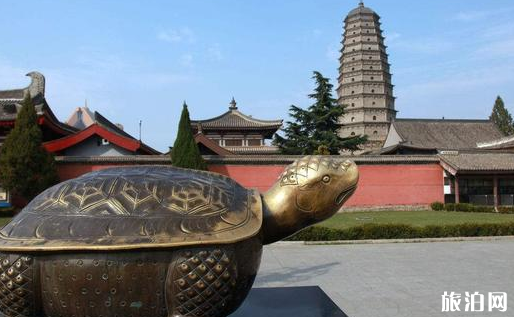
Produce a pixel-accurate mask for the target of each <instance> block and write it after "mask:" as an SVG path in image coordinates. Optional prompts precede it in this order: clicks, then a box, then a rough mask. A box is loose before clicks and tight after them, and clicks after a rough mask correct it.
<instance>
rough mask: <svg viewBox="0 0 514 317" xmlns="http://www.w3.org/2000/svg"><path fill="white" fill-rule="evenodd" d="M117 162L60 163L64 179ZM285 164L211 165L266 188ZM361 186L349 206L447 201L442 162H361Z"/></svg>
mask: <svg viewBox="0 0 514 317" xmlns="http://www.w3.org/2000/svg"><path fill="white" fill-rule="evenodd" d="M113 166H116V165H86V164H60V165H59V175H60V177H61V179H62V180H65V179H70V178H74V177H77V176H79V175H82V174H84V173H87V172H91V171H95V170H99V169H103V168H107V167H113ZM284 167H285V165H210V166H209V169H210V170H211V171H213V172H217V173H220V174H224V175H227V176H229V177H231V178H232V179H234V180H235V181H237V182H238V183H240V184H241V185H243V186H245V187H248V188H257V189H258V190H260V191H261V192H264V191H266V190H267V189H268V188H269V187H271V185H272V184H273V183H274V182H275V180H276V179H277V178H278V176H279V175H280V173H282V171H283V170H284ZM359 173H360V180H359V187H358V188H357V191H356V192H355V194H354V195H353V196H352V198H350V200H349V201H348V202H347V203H346V204H345V205H346V206H354V207H358V206H387V205H428V204H430V203H432V202H434V201H444V194H443V171H442V168H441V166H440V165H439V164H412V165H409V164H401V165H400V164H398V165H391V164H382V165H378V164H376V165H359Z"/></svg>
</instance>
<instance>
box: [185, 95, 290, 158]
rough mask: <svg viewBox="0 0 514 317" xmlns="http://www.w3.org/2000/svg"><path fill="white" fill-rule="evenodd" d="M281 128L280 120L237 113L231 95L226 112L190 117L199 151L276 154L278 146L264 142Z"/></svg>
mask: <svg viewBox="0 0 514 317" xmlns="http://www.w3.org/2000/svg"><path fill="white" fill-rule="evenodd" d="M281 127H282V120H261V119H256V118H253V117H252V116H249V115H246V114H244V113H242V112H240V111H239V109H238V107H237V103H236V101H235V100H234V98H232V101H231V102H230V104H229V108H228V111H227V112H225V113H223V114H222V115H220V116H217V117H214V118H211V119H205V120H191V128H192V129H193V133H194V134H195V139H196V140H197V143H201V144H200V145H201V146H200V150H201V152H202V154H218V155H233V154H240V155H244V154H255V155H259V154H277V153H278V148H277V147H276V146H270V145H266V140H267V139H271V138H272V137H273V135H274V134H275V133H276V132H277V130H278V129H280V128H281ZM207 140H210V142H209V141H207ZM220 148H221V149H223V150H220Z"/></svg>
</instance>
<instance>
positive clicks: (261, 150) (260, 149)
mask: <svg viewBox="0 0 514 317" xmlns="http://www.w3.org/2000/svg"><path fill="white" fill-rule="evenodd" d="M225 149H227V150H229V151H230V152H233V153H235V154H242V155H269V154H279V149H278V147H276V146H269V145H258V146H225Z"/></svg>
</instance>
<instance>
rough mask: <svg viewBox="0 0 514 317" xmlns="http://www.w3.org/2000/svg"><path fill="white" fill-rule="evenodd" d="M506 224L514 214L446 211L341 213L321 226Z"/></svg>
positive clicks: (513, 217) (341, 227)
mask: <svg viewBox="0 0 514 317" xmlns="http://www.w3.org/2000/svg"><path fill="white" fill-rule="evenodd" d="M505 222H514V214H496V213H473V212H446V211H370V212H345V213H339V214H336V215H334V216H333V217H332V218H330V219H328V220H327V221H324V222H322V223H320V224H319V225H320V226H324V227H329V228H335V229H338V228H339V229H344V228H349V227H353V226H357V225H362V224H366V223H375V224H407V225H412V226H419V227H422V226H426V225H453V224H461V223H505Z"/></svg>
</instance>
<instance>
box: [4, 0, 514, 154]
mask: <svg viewBox="0 0 514 317" xmlns="http://www.w3.org/2000/svg"><path fill="white" fill-rule="evenodd" d="M0 2H1V4H2V6H1V7H2V18H1V19H0V36H1V39H2V42H1V46H0V89H8V88H18V87H21V86H25V85H27V84H28V82H29V80H28V79H27V78H25V77H24V74H26V73H27V72H29V71H32V70H38V71H40V72H42V73H43V74H44V75H45V76H46V79H47V99H48V101H49V103H50V105H51V106H52V109H53V110H54V112H55V113H56V115H57V116H58V118H59V119H61V120H66V119H67V118H68V116H69V115H70V113H71V112H72V111H73V109H75V108H76V107H78V106H82V105H83V104H84V100H85V99H87V100H88V104H89V107H90V108H91V109H93V110H97V111H99V112H101V113H102V114H104V115H105V116H107V117H108V118H110V119H111V120H112V121H114V122H119V123H121V124H123V125H124V126H125V129H126V130H127V131H128V132H129V133H131V134H133V135H134V136H137V131H138V122H139V120H143V134H142V136H143V141H145V142H147V143H148V144H149V145H151V146H153V147H155V148H157V149H159V150H161V151H165V150H166V149H167V147H168V146H169V145H171V144H172V143H173V141H174V139H175V134H176V127H177V125H178V118H179V116H180V110H181V105H182V102H183V101H184V100H186V101H187V103H188V105H189V108H190V112H191V117H192V118H193V119H204V118H209V117H212V116H215V115H219V114H221V113H223V112H224V111H226V110H227V107H228V103H229V101H230V99H231V97H232V96H234V97H235V98H236V100H237V101H238V105H239V107H240V110H241V111H243V112H245V113H247V114H250V115H253V116H255V117H259V118H263V119H275V118H285V119H287V111H288V108H289V105H291V104H296V105H299V106H307V105H308V104H309V100H308V99H307V98H306V95H307V94H308V93H310V92H311V90H312V88H313V85H312V80H311V75H312V71H313V70H318V71H320V72H322V73H323V74H324V75H325V76H327V77H330V78H331V80H332V82H333V84H334V85H335V86H337V84H336V78H337V68H338V66H339V65H338V60H337V59H338V56H339V52H338V50H339V49H340V41H341V34H342V30H343V29H342V27H343V19H344V17H345V16H346V14H347V12H348V11H349V10H351V9H352V8H354V7H356V6H357V3H358V1H356V0H352V1H346V0H320V1H312V0H281V1H272V0H244V1H243V0H238V1H236V0H216V1H209V0H202V1H201V0H189V1H142V0H140V1H130V0H125V1H113V0H111V1H106V0H102V1H101V0H88V1H64V0H62V1H49V0H38V1H35V0H34V1H22V0H0ZM365 4H366V6H368V7H370V8H372V9H374V10H375V11H376V12H377V13H378V14H379V15H380V16H381V17H382V20H381V21H382V27H383V29H384V32H385V36H386V45H388V53H389V55H390V56H389V57H390V63H391V64H392V67H391V71H392V73H393V84H394V85H395V90H394V94H395V96H396V97H397V102H396V108H397V110H399V114H398V117H403V118H407V117H411V118H412V117H418V118H440V117H443V116H444V117H446V118H486V117H487V116H488V115H489V114H490V111H491V108H492V105H493V102H494V99H495V97H496V96H497V95H498V94H499V95H501V96H502V97H503V98H504V100H505V102H506V105H507V107H508V108H509V110H510V111H511V113H512V112H514V20H513V19H512V17H513V16H514V2H513V1H511V0H491V1H483V0H432V1H428V0H424V1H412V0H380V1H379V0H368V1H365Z"/></svg>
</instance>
